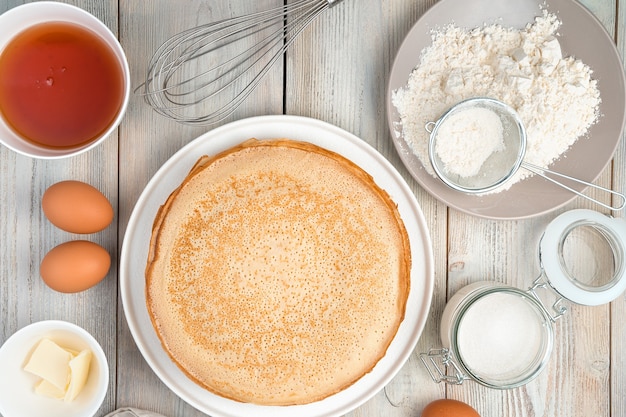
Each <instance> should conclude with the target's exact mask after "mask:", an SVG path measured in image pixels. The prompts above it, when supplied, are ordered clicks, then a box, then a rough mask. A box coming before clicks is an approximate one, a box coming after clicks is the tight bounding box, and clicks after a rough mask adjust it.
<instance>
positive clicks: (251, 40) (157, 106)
mask: <svg viewBox="0 0 626 417" xmlns="http://www.w3.org/2000/svg"><path fill="white" fill-rule="evenodd" d="M340 1H341V0H296V1H294V2H291V3H289V4H286V5H284V6H281V7H276V8H273V9H269V10H266V11H260V12H256V13H252V14H248V15H245V16H240V17H235V18H229V19H224V20H220V21H217V22H212V23H208V24H205V25H201V26H197V27H195V28H192V29H188V30H186V31H184V32H181V33H179V34H177V35H175V36H173V37H172V38H170V39H169V40H167V41H166V42H165V43H164V44H163V45H161V46H160V47H159V48H158V49H157V50H156V52H155V53H154V55H153V56H152V59H151V60H150V62H149V64H148V72H147V76H146V81H145V82H144V83H143V84H142V85H141V86H139V87H138V88H137V91H138V92H141V93H142V94H143V96H144V98H145V100H146V102H147V103H148V104H149V105H150V106H151V107H152V108H153V109H154V110H155V111H156V112H157V113H159V114H161V115H163V116H166V117H168V118H170V119H173V120H176V121H178V122H181V123H184V124H191V125H210V124H214V123H217V122H220V121H222V120H224V119H225V118H226V117H228V116H229V115H231V114H232V113H233V112H234V111H235V110H236V109H237V108H238V107H239V106H240V105H241V104H242V103H243V102H244V100H246V98H247V97H248V96H249V95H250V94H251V93H252V92H253V91H254V90H255V89H256V88H257V86H258V85H259V83H260V82H261V81H262V79H263V78H264V77H265V76H266V75H267V74H268V72H269V71H270V69H271V68H272V67H273V66H274V64H276V63H277V62H278V61H279V60H280V58H281V57H282V56H283V55H284V54H285V52H286V51H287V49H288V48H289V47H290V46H291V45H292V44H293V42H294V41H295V40H296V38H297V37H298V35H299V34H300V33H301V32H302V31H303V30H304V29H305V28H306V27H307V26H308V25H309V24H310V23H311V22H312V21H313V20H315V19H316V18H317V17H318V16H319V15H320V14H321V13H322V12H324V11H325V10H326V9H328V8H329V7H330V6H331V5H333V4H334V3H338V2H340ZM142 90H143V91H142Z"/></svg>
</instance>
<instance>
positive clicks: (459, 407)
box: [421, 399, 480, 417]
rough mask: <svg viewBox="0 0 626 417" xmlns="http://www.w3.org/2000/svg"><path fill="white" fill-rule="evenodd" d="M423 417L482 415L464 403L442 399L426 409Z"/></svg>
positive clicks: (470, 416)
mask: <svg viewBox="0 0 626 417" xmlns="http://www.w3.org/2000/svg"><path fill="white" fill-rule="evenodd" d="M421 417H480V415H479V414H478V412H477V411H476V410H474V409H473V408H472V407H470V406H469V405H467V404H465V403H464V402H462V401H457V400H449V399H441V400H435V401H433V402H431V403H429V404H428V405H427V406H426V407H424V410H423V411H422V415H421Z"/></svg>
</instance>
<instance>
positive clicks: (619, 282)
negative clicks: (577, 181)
mask: <svg viewBox="0 0 626 417" xmlns="http://www.w3.org/2000/svg"><path fill="white" fill-rule="evenodd" d="M625 245H626V221H624V220H623V219H618V218H613V217H610V216H607V215H604V214H602V213H599V212H596V211H593V210H584V209H580V210H571V211H568V212H565V213H563V214H561V215H560V216H558V217H557V218H555V219H554V220H553V221H552V222H551V223H550V224H549V225H548V227H547V228H546V230H545V232H544V234H543V236H542V238H541V242H540V244H539V258H540V262H541V267H542V269H543V273H544V274H545V277H546V279H547V280H548V282H549V283H550V285H551V286H552V287H553V288H554V289H555V290H556V291H557V292H558V293H559V294H560V295H562V296H563V297H564V298H566V299H568V300H570V301H572V302H575V303H577V304H582V305H587V306H596V305H601V304H606V303H609V302H611V301H613V300H614V299H615V298H617V297H619V296H620V294H622V293H623V292H624V290H626V279H624V275H625V273H626V264H625V262H624V256H625V254H626V248H625ZM573 247H576V248H577V250H576V251H574V250H572V248H573ZM580 248H583V250H582V251H581V249H580Z"/></svg>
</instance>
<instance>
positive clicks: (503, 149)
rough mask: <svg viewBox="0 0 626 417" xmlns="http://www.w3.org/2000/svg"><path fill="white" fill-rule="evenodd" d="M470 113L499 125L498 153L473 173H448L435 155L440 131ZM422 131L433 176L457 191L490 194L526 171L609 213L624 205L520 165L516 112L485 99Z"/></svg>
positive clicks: (522, 136)
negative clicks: (484, 113) (485, 114)
mask: <svg viewBox="0 0 626 417" xmlns="http://www.w3.org/2000/svg"><path fill="white" fill-rule="evenodd" d="M472 109H487V110H490V111H491V112H493V114H495V115H496V116H497V117H498V118H499V120H500V123H501V125H502V143H501V146H500V147H499V148H498V149H494V151H493V152H490V153H489V154H488V156H487V157H486V158H485V159H484V161H483V162H482V164H481V165H480V168H479V169H478V171H477V172H472V173H471V174H469V175H464V174H459V173H458V172H454V171H451V170H450V169H448V167H447V166H446V163H445V162H444V161H443V160H442V158H441V156H440V154H439V152H438V151H437V149H438V148H437V144H438V141H442V140H443V139H442V138H441V137H440V133H441V130H442V127H445V126H446V124H447V123H448V122H449V121H450V120H452V119H453V118H454V117H455V116H458V115H459V114H461V113H462V112H466V111H468V110H472ZM425 128H426V131H428V132H429V133H430V140H429V144H428V156H429V158H430V162H431V164H432V167H433V169H434V171H435V173H436V174H437V176H438V177H439V178H440V179H441V181H443V182H444V183H445V184H446V185H448V186H449V187H451V188H453V189H455V190H457V191H461V192H464V193H469V194H480V193H486V192H489V191H493V190H495V189H497V188H498V187H501V186H503V185H504V184H505V183H506V182H508V181H509V180H511V178H512V177H513V176H514V175H515V173H516V172H517V171H518V170H519V168H524V169H526V170H527V171H530V172H532V173H533V174H536V175H539V176H540V177H542V178H544V179H546V180H548V181H550V182H552V183H553V184H555V185H558V186H559V187H562V188H564V189H566V190H568V191H570V192H572V193H574V194H576V195H579V196H581V197H583V198H585V199H587V200H590V201H592V202H594V203H596V204H598V205H600V206H602V207H605V208H608V209H610V210H615V211H617V210H621V209H623V208H624V206H625V205H626V197H624V195H623V194H621V193H618V192H616V191H613V190H610V189H608V188H605V187H601V186H599V185H595V184H592V183H590V182H587V181H583V180H581V179H578V178H574V177H571V176H569V175H565V174H561V173H558V172H555V171H552V170H549V169H547V168H543V167H539V166H536V165H533V164H530V163H528V162H524V155H525V153H526V129H525V128H524V124H523V122H522V121H521V119H520V117H519V115H518V114H517V112H516V111H515V110H514V109H513V108H511V107H510V106H508V105H507V104H505V103H503V102H501V101H498V100H495V99H492V98H487V97H475V98H470V99H467V100H464V101H461V102H459V103H457V104H455V105H454V106H452V107H451V108H450V109H448V110H447V111H446V112H445V113H444V114H443V115H442V116H441V117H440V118H439V120H437V121H436V122H428V123H427V124H426V126H425ZM463 139H464V138H460V140H463ZM459 152H461V151H459ZM463 157H466V158H471V157H472V155H471V154H467V155H464V156H463ZM559 179H565V180H567V181H572V182H575V183H579V184H583V185H585V186H587V187H591V188H595V189H598V190H601V191H604V192H606V193H609V194H611V195H613V196H617V197H619V199H618V202H619V205H616V206H612V205H608V204H605V203H603V202H601V201H599V200H596V199H594V198H592V197H589V196H587V195H585V194H583V193H582V192H580V191H577V190H575V189H573V188H571V187H569V186H568V185H566V184H564V183H563V182H561V181H560V180H559Z"/></svg>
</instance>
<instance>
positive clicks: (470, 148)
mask: <svg viewBox="0 0 626 417" xmlns="http://www.w3.org/2000/svg"><path fill="white" fill-rule="evenodd" d="M503 131H504V128H503V127H502V122H501V121H500V116H498V115H497V114H496V113H494V112H493V111H491V110H489V109H485V108H481V107H476V108H470V109H465V110H462V111H459V112H456V113H454V114H452V115H451V116H450V117H448V118H446V120H445V122H443V123H442V124H441V126H440V127H439V130H438V132H437V135H436V138H435V139H436V141H435V153H436V154H437V156H438V157H439V159H440V160H441V162H442V163H443V167H444V170H445V171H446V173H447V174H448V175H458V176H460V177H463V178H467V177H471V176H474V175H477V174H478V173H480V169H481V167H482V166H483V164H484V163H485V161H486V160H487V158H489V157H490V156H491V154H493V153H494V152H499V151H501V150H503V149H504V136H503Z"/></svg>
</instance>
